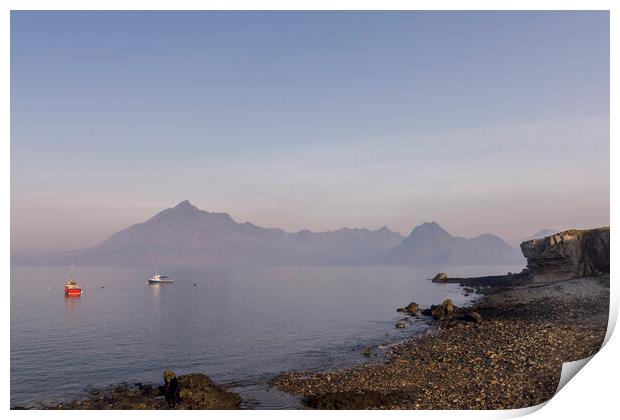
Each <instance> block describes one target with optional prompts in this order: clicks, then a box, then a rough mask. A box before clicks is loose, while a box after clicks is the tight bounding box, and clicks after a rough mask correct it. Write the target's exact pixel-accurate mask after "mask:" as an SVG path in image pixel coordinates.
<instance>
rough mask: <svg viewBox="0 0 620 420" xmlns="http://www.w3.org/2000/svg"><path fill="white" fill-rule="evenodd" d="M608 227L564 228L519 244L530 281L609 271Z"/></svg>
mask: <svg viewBox="0 0 620 420" xmlns="http://www.w3.org/2000/svg"><path fill="white" fill-rule="evenodd" d="M609 242H610V230H609V227H602V228H598V229H590V230H575V229H573V230H567V231H565V232H560V233H557V234H555V235H551V236H547V237H546V238H540V239H533V240H530V241H525V242H523V243H522V244H521V251H523V255H524V256H525V257H526V258H527V269H528V271H529V272H530V273H531V275H532V277H533V281H534V282H541V283H542V282H555V281H563V280H569V279H573V278H578V277H592V276H597V275H600V274H605V273H609V257H610V255H609Z"/></svg>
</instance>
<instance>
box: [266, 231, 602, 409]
mask: <svg viewBox="0 0 620 420" xmlns="http://www.w3.org/2000/svg"><path fill="white" fill-rule="evenodd" d="M521 247H522V249H524V250H525V251H524V254H525V255H526V257H527V258H528V268H527V269H526V270H524V271H523V272H522V273H517V274H512V273H509V274H507V275H498V276H487V277H476V278H449V277H448V276H447V275H446V274H445V273H439V274H438V275H437V276H436V277H435V278H434V279H433V280H432V281H435V282H449V283H458V284H460V285H461V286H462V287H463V288H464V290H465V291H469V292H473V291H476V292H477V293H478V294H480V295H482V297H481V298H480V299H478V301H477V302H476V303H475V304H473V305H472V306H471V307H469V308H457V307H455V306H454V305H453V304H452V302H451V301H449V300H446V301H444V302H443V303H442V304H441V305H435V306H433V307H431V308H427V309H425V310H422V311H419V308H418V307H417V305H415V303H413V302H412V303H411V304H409V305H408V306H407V307H404V308H399V309H398V311H399V312H404V313H406V314H408V315H413V316H420V315H419V314H421V315H427V316H430V317H432V318H433V319H434V320H435V321H434V322H435V323H436V326H437V328H436V329H434V330H431V331H429V332H428V333H427V334H425V335H423V336H421V337H417V338H414V339H411V340H409V341H407V342H405V343H402V344H399V345H397V346H393V347H390V348H389V349H388V354H387V355H386V356H387V360H386V361H385V362H383V363H366V364H363V365H360V366H357V367H354V368H350V369H345V370H340V371H336V372H288V373H284V374H282V375H280V376H278V377H276V378H274V379H273V381H272V385H273V386H275V387H276V388H278V389H280V390H282V391H285V392H289V393H292V394H294V395H297V396H300V397H302V401H303V403H304V405H305V406H306V407H307V408H313V409H514V408H524V407H530V406H534V405H538V404H541V403H543V402H545V401H548V400H549V399H550V398H551V397H552V396H553V395H554V393H555V391H556V389H557V386H558V383H559V379H560V374H561V370H562V364H563V363H564V362H569V361H574V360H579V359H583V358H586V357H588V356H591V355H593V354H594V353H596V352H597V351H598V350H599V349H600V347H601V346H602V343H603V340H604V338H605V334H606V331H607V321H608V314H609V228H601V229H594V230H589V231H574V230H573V231H568V232H563V233H560V234H557V235H553V236H552V237H548V238H543V239H540V240H533V241H529V242H525V243H524V244H522V246H521ZM541 267H543V268H542V269H541ZM584 267H586V268H587V270H585V269H584ZM543 270H545V271H543ZM396 327H397V328H399V325H398V324H397V325H396Z"/></svg>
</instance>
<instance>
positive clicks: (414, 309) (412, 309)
mask: <svg viewBox="0 0 620 420" xmlns="http://www.w3.org/2000/svg"><path fill="white" fill-rule="evenodd" d="M419 310H420V307H419V306H418V304H417V303H415V302H411V303H410V304H409V305H407V306H405V310H404V312H407V313H410V314H415V313H418V311H419Z"/></svg>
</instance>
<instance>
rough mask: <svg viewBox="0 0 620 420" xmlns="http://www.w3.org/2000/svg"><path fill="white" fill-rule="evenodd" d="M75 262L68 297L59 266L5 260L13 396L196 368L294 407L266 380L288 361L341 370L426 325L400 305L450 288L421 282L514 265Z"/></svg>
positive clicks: (248, 396) (42, 396) (256, 398)
mask: <svg viewBox="0 0 620 420" xmlns="http://www.w3.org/2000/svg"><path fill="white" fill-rule="evenodd" d="M159 268H160V269H162V274H167V275H170V276H172V277H174V278H176V279H177V281H176V283H175V284H173V285H166V286H160V287H157V286H149V285H146V284H145V280H146V278H147V277H149V276H150V275H151V274H153V268H152V267H76V269H75V271H74V274H75V277H76V279H77V280H78V281H79V282H80V283H81V284H82V286H83V288H84V293H83V296H81V297H72V298H65V296H64V294H63V286H64V283H65V281H66V279H67V277H68V269H67V268H66V267H41V266H37V267H24V266H15V267H12V268H11V405H12V406H13V405H16V404H24V405H30V404H36V403H54V402H60V401H63V400H65V399H73V398H79V397H82V396H85V395H87V394H86V392H87V390H88V389H90V388H92V387H100V388H105V387H107V386H110V385H113V384H116V383H119V382H128V383H134V382H145V383H146V382H160V381H161V376H162V372H163V370H165V369H172V370H174V371H176V372H177V373H178V374H183V373H189V372H203V373H206V374H207V375H209V376H210V377H211V378H212V379H213V380H214V381H216V382H217V383H220V384H222V385H225V386H228V387H230V388H231V389H232V390H233V391H235V392H238V393H240V394H241V395H242V397H243V398H244V406H245V407H247V408H295V407H298V406H299V405H298V404H299V403H298V401H297V399H296V398H293V397H291V396H289V395H287V394H284V393H281V392H278V391H276V390H274V389H270V388H269V387H268V385H267V381H268V380H269V379H270V378H271V377H273V376H275V375H277V374H278V373H281V372H283V371H288V370H293V369H294V370H306V369H312V370H314V369H329V368H338V367H343V366H347V365H351V364H354V363H359V362H361V361H364V360H368V359H365V358H364V356H362V354H361V353H362V349H363V348H364V347H365V346H382V345H386V344H389V343H393V342H397V341H400V340H403V339H405V338H407V337H410V336H412V335H415V334H419V333H420V332H422V331H424V330H425V329H427V328H428V325H427V323H426V322H425V321H424V320H419V321H416V322H415V323H413V324H412V325H411V326H409V327H408V328H407V329H406V330H404V331H403V330H397V329H395V328H394V324H395V323H396V322H397V321H398V320H399V319H400V318H401V317H402V316H401V314H398V313H397V312H396V311H395V309H396V308H397V307H400V306H405V305H407V304H408V303H409V302H411V301H415V302H417V303H419V304H420V305H421V306H422V307H426V306H430V305H431V304H436V303H439V302H441V301H442V300H443V299H446V298H451V299H453V300H454V302H455V304H457V305H461V304H464V303H466V302H467V301H468V300H469V299H471V298H472V296H470V297H465V296H464V295H463V293H462V291H461V290H460V288H459V287H458V286H457V285H452V284H434V283H431V282H430V281H428V280H427V279H428V278H430V277H432V276H433V275H435V274H436V273H437V272H438V271H445V272H447V273H448V274H450V275H454V276H472V275H489V274H502V273H506V272H508V271H513V272H515V271H520V270H521V268H522V267H518V266H462V267H460V266H459V267H456V266H452V267H443V268H442V267H434V268H432V267H428V268H414V267H402V266H369V267H366V266H363V267H360V266H356V267H341V266H329V267H316V266H313V267H252V268H250V267H245V268H244V267H234V268H233V267H228V268H223V267H209V268H179V267H175V268H173V267H169V268H167V269H165V270H164V269H163V268H162V267H159Z"/></svg>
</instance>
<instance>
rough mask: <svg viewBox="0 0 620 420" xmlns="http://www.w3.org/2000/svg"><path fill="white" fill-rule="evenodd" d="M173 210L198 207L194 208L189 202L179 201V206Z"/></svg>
mask: <svg viewBox="0 0 620 420" xmlns="http://www.w3.org/2000/svg"><path fill="white" fill-rule="evenodd" d="M174 208H175V209H198V207H196V206H194V205H193V204H192V203H190V202H189V200H183V201H181V202H180V203H179V204H177V205H176V206H174Z"/></svg>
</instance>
